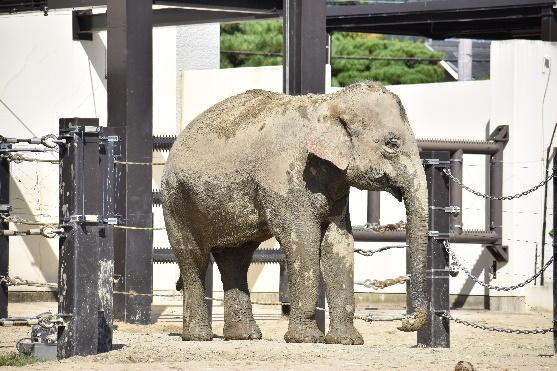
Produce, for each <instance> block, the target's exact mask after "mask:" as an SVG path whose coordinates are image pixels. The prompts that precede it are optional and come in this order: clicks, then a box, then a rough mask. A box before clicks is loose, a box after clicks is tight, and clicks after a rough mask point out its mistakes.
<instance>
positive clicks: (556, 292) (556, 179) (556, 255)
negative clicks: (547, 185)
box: [542, 148, 557, 354]
mask: <svg viewBox="0 0 557 371" xmlns="http://www.w3.org/2000/svg"><path fill="white" fill-rule="evenodd" d="M555 195H557V148H553V243H552V245H553V352H554V353H555V354H557V263H556V262H557V243H555V238H556V236H555V233H557V214H556V213H557V197H555ZM543 248H544V246H543V245H542V250H543Z"/></svg>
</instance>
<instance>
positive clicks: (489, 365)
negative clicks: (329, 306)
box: [0, 301, 557, 371]
mask: <svg viewBox="0 0 557 371" xmlns="http://www.w3.org/2000/svg"><path fill="white" fill-rule="evenodd" d="M48 309H50V310H52V311H53V312H54V313H56V303H21V304H20V303H17V304H10V306H9V311H10V316H11V317H16V316H24V317H32V316H35V315H37V314H39V313H41V312H43V311H45V310H48ZM214 311H215V314H214V316H213V331H214V333H215V338H214V340H213V341H212V342H184V341H182V340H181V337H180V333H181V313H182V309H181V303H180V302H176V301H173V302H155V304H153V320H152V322H153V323H152V324H151V325H148V326H136V325H129V324H124V323H117V330H115V332H114V350H113V351H111V352H108V353H104V354H100V355H96V356H89V357H73V358H71V359H67V360H63V361H49V362H45V363H41V364H35V365H30V366H27V367H23V368H24V369H34V370H35V369H40V370H62V371H65V370H68V371H69V370H107V369H109V370H111V371H113V370H131V369H133V370H150V371H151V370H166V369H177V370H264V369H265V370H269V369H271V370H273V369H277V370H278V369H281V370H302V371H304V370H307V371H310V370H311V371H314V370H317V369H319V370H339V369H345V370H396V369H400V370H454V368H455V366H456V364H457V363H458V362H459V361H468V362H470V363H471V364H472V365H473V366H474V367H475V368H476V370H557V360H556V358H555V357H554V355H553V340H552V339H553V338H552V333H547V334H544V335H516V334H506V333H499V332H489V331H482V330H478V329H474V328H471V327H466V326H463V325H461V324H458V323H454V322H451V347H450V349H429V348H425V349H424V348H416V347H415V345H416V334H414V333H410V334H409V333H402V332H399V331H398V330H397V329H396V326H397V325H398V324H399V322H373V323H367V322H364V321H362V320H356V326H357V327H358V329H359V330H360V331H361V333H362V335H363V337H364V340H365V344H364V345H362V346H342V345H326V344H287V343H285V342H284V340H283V335H284V333H285V332H286V329H287V325H288V323H287V321H286V320H284V319H281V318H280V315H279V313H280V310H279V308H278V307H268V306H258V305H256V306H255V307H254V312H255V315H256V320H257V322H258V324H259V326H260V327H261V331H262V332H263V340H259V341H224V340H223V339H222V327H223V322H222V307H215V310H214ZM366 313H373V314H374V315H377V316H395V315H400V314H402V311H401V310H379V309H373V308H367V309H366V308H359V310H358V314H366ZM451 314H452V315H453V316H454V317H456V318H460V319H463V320H466V321H470V322H475V323H479V324H483V325H486V326H495V327H505V328H514V329H535V328H548V327H551V313H540V312H530V313H519V314H517V313H503V312H490V311H470V310H456V311H452V312H451ZM29 330H30V329H29V328H26V327H9V328H8V327H0V352H9V351H14V350H15V347H14V345H15V343H16V341H17V340H19V339H21V338H23V337H27V336H28V334H29ZM5 369H6V370H10V369H21V368H15V367H6V368H5Z"/></svg>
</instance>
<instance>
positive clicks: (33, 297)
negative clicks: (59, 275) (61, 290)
mask: <svg viewBox="0 0 557 371" xmlns="http://www.w3.org/2000/svg"><path fill="white" fill-rule="evenodd" d="M35 301H58V291H9V292H8V303H28V302H35Z"/></svg>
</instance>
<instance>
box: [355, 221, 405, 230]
mask: <svg viewBox="0 0 557 371" xmlns="http://www.w3.org/2000/svg"><path fill="white" fill-rule="evenodd" d="M354 228H356V229H365V230H368V231H372V232H375V233H384V232H387V231H396V230H400V229H405V228H406V223H405V222H403V221H402V220H400V221H399V222H397V223H394V224H377V223H366V224H364V225H358V226H355V227H354Z"/></svg>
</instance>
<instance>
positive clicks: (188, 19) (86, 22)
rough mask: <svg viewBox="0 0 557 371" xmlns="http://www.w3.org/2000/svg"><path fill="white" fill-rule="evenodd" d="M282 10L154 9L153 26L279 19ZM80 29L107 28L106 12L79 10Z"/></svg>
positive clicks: (81, 33)
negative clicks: (93, 12) (261, 11)
mask: <svg viewBox="0 0 557 371" xmlns="http://www.w3.org/2000/svg"><path fill="white" fill-rule="evenodd" d="M281 16H282V13H281V12H274V13H248V12H224V11H211V10H196V9H176V8H165V9H153V27H169V26H185V25H195V24H206V23H237V22H251V21H260V20H269V19H278V18H280V17H281ZM76 17H77V19H78V24H79V28H80V29H79V30H78V31H77V34H79V35H83V34H90V33H92V32H99V31H105V30H106V20H107V16H106V13H97V14H92V13H89V12H79V11H78V12H77V14H76Z"/></svg>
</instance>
